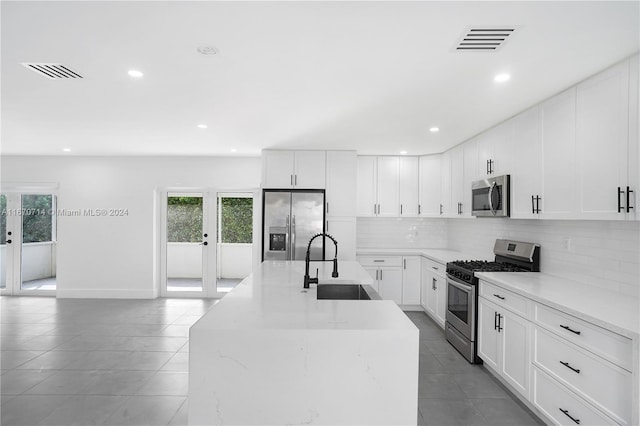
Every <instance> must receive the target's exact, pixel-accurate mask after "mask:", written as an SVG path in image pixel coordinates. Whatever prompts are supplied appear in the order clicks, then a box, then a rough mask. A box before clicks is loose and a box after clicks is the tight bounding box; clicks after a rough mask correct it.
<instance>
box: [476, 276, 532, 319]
mask: <svg viewBox="0 0 640 426" xmlns="http://www.w3.org/2000/svg"><path fill="white" fill-rule="evenodd" d="M480 296H482V297H484V298H485V299H487V300H491V301H492V302H494V303H495V304H496V305H499V306H502V307H504V308H507V309H509V310H510V311H512V312H515V313H517V314H519V315H522V316H523V317H525V318H526V317H527V316H528V312H529V310H528V306H529V300H528V299H526V298H524V297H522V296H519V295H517V294H515V293H513V292H511V291H509V290H505V289H503V288H500V287H497V286H494V285H493V284H489V283H488V282H486V281H480Z"/></svg>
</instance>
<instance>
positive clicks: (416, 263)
mask: <svg viewBox="0 0 640 426" xmlns="http://www.w3.org/2000/svg"><path fill="white" fill-rule="evenodd" d="M420 276H421V268H420V256H404V257H403V258H402V304H403V305H419V304H420V284H421V283H420Z"/></svg>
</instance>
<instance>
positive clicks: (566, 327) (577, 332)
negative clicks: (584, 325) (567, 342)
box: [560, 324, 580, 335]
mask: <svg viewBox="0 0 640 426" xmlns="http://www.w3.org/2000/svg"><path fill="white" fill-rule="evenodd" d="M560 328H564V329H565V330H567V331H570V332H572V333H573V334H578V335H579V334H580V332H579V331H575V330H572V329H571V327H569V326H568V325H562V324H560Z"/></svg>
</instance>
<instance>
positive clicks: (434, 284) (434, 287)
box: [431, 278, 438, 290]
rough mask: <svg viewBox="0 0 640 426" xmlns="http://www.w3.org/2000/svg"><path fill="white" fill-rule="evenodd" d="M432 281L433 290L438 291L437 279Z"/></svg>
mask: <svg viewBox="0 0 640 426" xmlns="http://www.w3.org/2000/svg"><path fill="white" fill-rule="evenodd" d="M432 280H433V281H432V283H431V288H432V289H434V290H435V289H437V288H438V287H437V286H436V279H435V278H432Z"/></svg>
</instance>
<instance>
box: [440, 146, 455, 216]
mask: <svg viewBox="0 0 640 426" xmlns="http://www.w3.org/2000/svg"><path fill="white" fill-rule="evenodd" d="M440 159H441V163H440V164H441V166H442V182H441V187H440V206H439V213H440V214H439V216H441V217H453V213H455V212H457V210H455V209H454V211H452V210H451V206H452V201H451V150H449V151H446V152H444V153H443V154H442V157H441V158H440Z"/></svg>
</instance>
